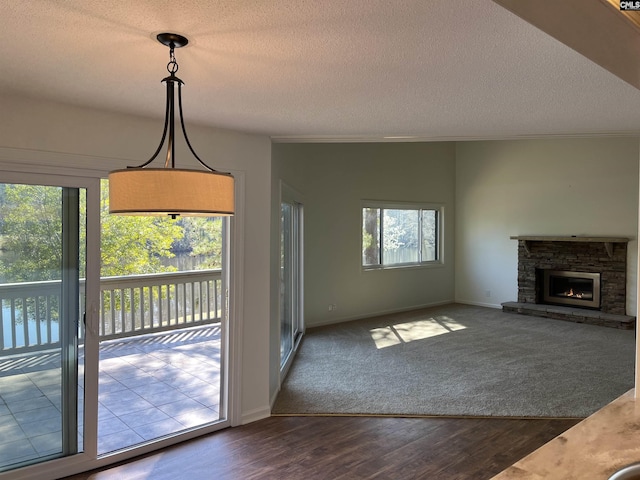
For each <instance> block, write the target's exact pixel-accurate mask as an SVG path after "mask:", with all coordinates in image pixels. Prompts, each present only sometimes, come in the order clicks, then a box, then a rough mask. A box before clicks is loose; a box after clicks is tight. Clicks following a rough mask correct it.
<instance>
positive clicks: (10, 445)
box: [0, 325, 221, 470]
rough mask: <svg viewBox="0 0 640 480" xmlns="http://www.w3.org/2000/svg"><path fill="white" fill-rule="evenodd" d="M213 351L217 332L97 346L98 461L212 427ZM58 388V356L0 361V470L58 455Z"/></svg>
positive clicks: (215, 403) (216, 394)
mask: <svg viewBox="0 0 640 480" xmlns="http://www.w3.org/2000/svg"><path fill="white" fill-rule="evenodd" d="M220 345H221V342H220V327H219V326H218V325H209V326H204V327H191V328H186V329H182V330H172V331H170V332H163V333H159V334H150V335H144V336H139V337H131V338H126V339H118V340H110V341H105V342H101V344H100V364H99V365H100V367H99V368H100V374H99V380H98V384H99V386H98V454H104V453H108V452H112V451H115V450H119V449H122V448H125V447H130V446H132V445H136V444H138V443H141V442H145V441H147V440H151V439H154V438H157V437H162V436H165V435H170V434H173V433H176V432H179V431H182V430H185V429H188V428H191V427H195V426H198V425H202V424H206V423H210V422H214V421H217V420H218V419H219V418H220V414H219V404H220V383H221V377H220ZM81 353H82V349H81ZM83 372H84V365H83V357H82V355H81V357H80V365H79V378H81V379H82V378H83ZM60 382H61V380H60V354H59V351H55V352H53V351H49V352H37V353H33V354H30V355H24V356H13V357H4V358H3V357H0V470H1V469H2V468H3V467H5V466H7V465H12V464H17V463H20V462H25V461H30V460H33V459H36V458H39V457H44V456H47V455H49V454H56V453H58V452H60V449H61V428H62V422H61V411H62V397H61V388H60ZM80 383H81V385H80V388H79V390H78V399H79V400H78V405H79V408H78V410H79V414H78V420H79V426H78V438H79V445H82V431H83V429H82V419H83V404H84V402H83V400H84V389H83V388H82V380H81V381H80Z"/></svg>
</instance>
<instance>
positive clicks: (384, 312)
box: [306, 300, 454, 328]
mask: <svg viewBox="0 0 640 480" xmlns="http://www.w3.org/2000/svg"><path fill="white" fill-rule="evenodd" d="M449 303H454V301H453V300H443V301H439V302H433V303H425V304H422V305H412V306H410V307H403V308H392V309H389V310H377V311H373V312H367V313H363V314H358V315H351V316H348V317H340V318H332V319H331V320H326V321H320V322H314V323H313V324H308V323H307V325H306V327H307V328H310V327H322V326H324V325H333V324H335V323H342V322H350V321H352V320H361V319H363V318H370V317H378V316H380V315H390V314H392V313H401V312H408V311H411V310H419V309H421V308H429V307H438V306H440V305H447V304H449Z"/></svg>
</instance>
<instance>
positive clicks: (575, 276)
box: [503, 236, 635, 328]
mask: <svg viewBox="0 0 640 480" xmlns="http://www.w3.org/2000/svg"><path fill="white" fill-rule="evenodd" d="M511 238H512V239H514V240H518V301H517V302H507V303H504V304H503V309H504V310H505V311H515V312H518V313H525V314H530V315H538V316H545V317H552V318H558V319H562V320H571V321H575V322H580V323H592V324H597V325H606V326H613V327H617V328H633V327H634V324H635V318H634V317H629V316H627V315H626V288H627V279H626V273H627V243H628V241H629V239H628V238H619V237H574V236H567V237H559V236H558V237H543V236H517V237H511Z"/></svg>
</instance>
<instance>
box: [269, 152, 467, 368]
mask: <svg viewBox="0 0 640 480" xmlns="http://www.w3.org/2000/svg"><path fill="white" fill-rule="evenodd" d="M272 175H273V180H272V181H273V182H278V181H280V180H282V181H283V182H285V183H287V184H288V185H289V186H291V187H293V188H295V189H296V190H298V191H299V192H301V193H302V195H304V198H305V204H304V303H305V306H304V315H305V324H306V326H307V327H310V326H317V325H323V324H329V323H336V322H340V321H345V320H352V319H356V318H362V317H366V316H371V315H376V314H384V313H387V312H393V311H399V310H407V309H410V308H419V307H422V306H428V305H435V304H440V303H446V302H450V301H452V300H453V294H454V278H453V274H454V249H453V235H454V231H453V227H454V208H453V202H454V196H455V183H454V182H455V144H454V143H448V142H438V143H341V144H328V143H323V144H303V143H301V144H284V143H283V144H274V145H273V146H272ZM275 187H276V183H272V202H273V204H272V212H278V211H279V205H278V202H279V199H278V198H277V197H275V195H277V192H276V188H275ZM362 200H387V201H402V202H421V203H441V204H444V206H445V213H444V242H443V252H444V265H442V266H439V267H434V268H423V267H418V268H397V269H386V270H380V271H363V270H362V259H361V257H362V246H361V232H362V217H361V215H362V214H361V208H362V204H361V202H362ZM271 228H272V236H271V240H272V248H271V282H272V289H271V292H272V295H271V305H272V308H273V310H272V314H271V315H272V332H278V331H279V329H278V328H277V322H278V318H279V317H278V315H277V312H278V310H277V305H278V290H277V288H276V287H277V286H278V285H279V280H278V265H279V261H278V250H277V244H278V241H279V240H278V232H279V227H278V219H277V218H276V217H275V216H272V224H271ZM330 304H333V305H336V309H335V310H333V311H329V308H328V307H329V305H330ZM275 346H277V343H273V344H272V351H274V350H273V349H274V348H275ZM272 368H274V367H273V366H272Z"/></svg>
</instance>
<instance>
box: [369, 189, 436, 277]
mask: <svg viewBox="0 0 640 480" xmlns="http://www.w3.org/2000/svg"><path fill="white" fill-rule="evenodd" d="M442 212H443V207H442V205H434V204H399V203H387V202H370V201H367V202H363V206H362V266H363V267H364V268H365V269H376V268H384V267H396V266H414V265H429V264H439V263H442V258H441V257H442V252H441V242H442V238H441V232H442Z"/></svg>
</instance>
